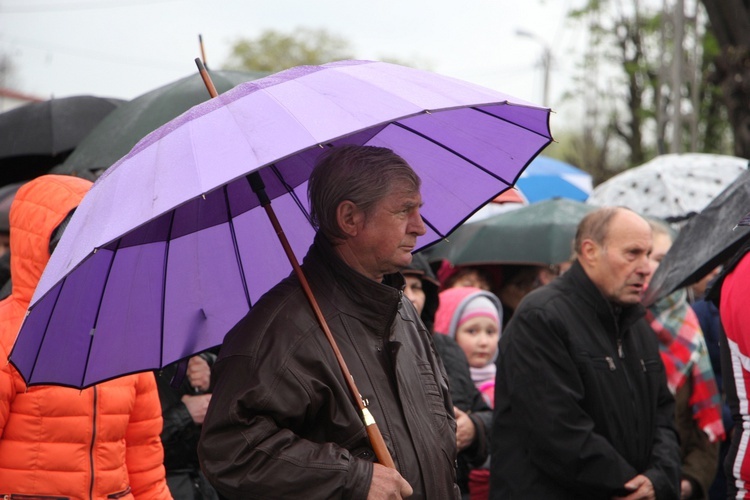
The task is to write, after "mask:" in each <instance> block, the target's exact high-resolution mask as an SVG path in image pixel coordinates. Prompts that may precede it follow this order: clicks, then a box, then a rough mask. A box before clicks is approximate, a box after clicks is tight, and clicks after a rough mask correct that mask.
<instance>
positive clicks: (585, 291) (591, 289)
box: [560, 260, 646, 332]
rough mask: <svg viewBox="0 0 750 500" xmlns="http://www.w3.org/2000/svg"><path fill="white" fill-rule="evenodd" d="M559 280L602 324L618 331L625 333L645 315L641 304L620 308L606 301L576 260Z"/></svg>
mask: <svg viewBox="0 0 750 500" xmlns="http://www.w3.org/2000/svg"><path fill="white" fill-rule="evenodd" d="M560 279H561V280H562V283H563V286H566V287H568V288H571V289H572V290H571V292H572V293H574V294H575V295H578V296H580V297H582V298H583V299H584V301H585V302H586V303H587V304H588V305H589V306H590V307H592V308H593V309H594V310H595V311H596V315H597V317H598V318H599V321H601V322H602V324H604V325H612V326H615V327H616V328H617V330H618V331H623V332H624V331H626V330H627V329H628V328H629V327H630V326H632V325H633V324H634V323H635V322H636V321H638V320H639V319H641V318H643V317H644V316H645V314H646V309H645V308H644V307H643V306H642V305H641V304H633V305H630V306H621V305H619V304H613V303H612V302H610V301H609V300H607V298H606V297H605V296H604V294H602V292H601V291H600V290H599V288H598V287H597V286H596V285H595V284H594V282H593V281H591V278H589V276H588V275H587V274H586V271H584V269H583V267H582V266H581V264H580V263H579V262H578V261H577V260H576V261H575V262H574V263H573V265H572V266H571V267H570V269H568V271H567V272H566V273H565V274H564V275H563V276H562V277H561V278H560Z"/></svg>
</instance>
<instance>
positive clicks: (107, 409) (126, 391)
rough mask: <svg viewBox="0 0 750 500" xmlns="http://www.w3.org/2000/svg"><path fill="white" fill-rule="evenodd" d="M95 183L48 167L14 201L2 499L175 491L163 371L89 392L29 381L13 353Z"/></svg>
mask: <svg viewBox="0 0 750 500" xmlns="http://www.w3.org/2000/svg"><path fill="white" fill-rule="evenodd" d="M91 185H92V183H91V182H90V181H87V180H84V179H80V178H77V177H72V176H65V175H44V176H41V177H38V178H36V179H34V180H32V181H30V182H28V183H27V184H25V185H24V186H22V187H21V188H20V189H19V190H18V193H17V194H16V197H15V199H14V200H13V204H12V205H11V210H10V226H11V227H10V246H11V280H12V283H13V290H12V293H11V294H10V296H9V297H8V298H6V299H5V300H3V301H0V498H16V497H18V498H38V499H43V498H70V499H87V500H100V499H102V500H103V499H106V498H119V499H121V500H140V499H144V500H145V499H149V500H167V499H170V498H171V495H170V493H169V489H168V487H167V483H166V479H165V473H164V466H163V461H164V451H163V447H162V444H161V438H160V435H159V434H160V432H161V428H162V416H161V404H160V403H159V395H158V392H157V389H156V380H155V379H154V374H153V373H151V372H145V373H139V374H135V375H128V376H124V377H120V378H116V379H113V380H110V381H108V382H104V383H101V384H98V385H96V386H93V387H89V388H88V389H84V390H78V389H71V388H68V387H59V386H34V387H27V386H26V384H25V382H24V380H23V378H22V377H21V375H20V373H18V371H17V370H16V369H15V368H14V367H13V365H12V364H11V363H9V361H8V355H9V353H10V350H11V348H12V346H13V343H14V341H15V338H16V336H17V335H18V330H19V328H20V326H21V322H22V321H23V318H24V316H25V313H26V309H27V308H28V306H29V301H30V300H31V297H32V295H33V293H34V289H35V287H36V285H37V283H38V281H39V279H40V277H41V276H42V271H43V270H44V267H45V266H46V264H47V262H48V261H49V258H50V250H49V246H50V239H51V237H52V234H53V232H54V231H55V229H56V228H57V227H58V226H59V225H60V223H61V222H62V221H63V220H64V219H65V218H66V217H67V215H68V214H69V213H70V211H71V210H72V209H73V208H75V207H76V206H78V204H79V203H80V202H81V200H82V199H83V196H84V195H85V194H86V192H87V191H88V190H89V189H90V187H91ZM63 362H64V360H63ZM24 495H25V496H24Z"/></svg>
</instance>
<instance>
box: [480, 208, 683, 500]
mask: <svg viewBox="0 0 750 500" xmlns="http://www.w3.org/2000/svg"><path fill="white" fill-rule="evenodd" d="M651 245H652V239H651V229H650V227H649V225H648V223H647V222H646V221H645V220H644V219H643V218H641V217H640V216H638V215H637V214H635V213H634V212H631V211H630V210H627V209H624V208H614V207H608V208H602V209H598V210H596V211H594V212H592V213H590V214H589V215H587V216H586V217H585V218H584V219H583V220H582V221H581V223H580V225H579V227H578V233H577V235H576V240H575V250H576V254H577V262H576V263H575V264H574V265H573V266H572V267H571V269H570V270H569V271H568V272H567V273H565V274H564V275H563V276H562V277H561V278H560V279H557V280H555V281H554V282H552V283H551V284H550V285H548V286H546V287H543V288H541V289H538V290H536V291H534V292H532V293H531V294H530V295H528V296H527V297H526V298H525V299H524V300H523V302H522V303H521V305H520V307H519V309H518V310H517V311H516V314H515V315H514V317H513V319H512V320H511V322H510V324H509V325H508V328H507V329H506V330H505V332H504V334H503V337H502V339H501V340H500V352H499V356H498V360H497V366H498V371H497V383H496V386H495V391H496V392H495V416H494V420H493V429H492V467H491V498H492V499H507V498H512V499H529V500H536V499H541V498H544V499H570V500H573V499H611V498H627V499H633V500H634V499H653V498H657V499H668V498H675V499H676V498H679V491H680V488H679V485H680V474H679V468H680V450H679V446H678V441H677V435H676V432H675V430H674V427H673V421H674V419H673V411H674V400H673V398H672V396H671V394H670V392H669V390H668V388H667V385H666V379H665V374H664V367H663V365H662V362H661V358H660V357H659V348H658V345H657V341H656V336H655V335H654V333H653V332H652V331H651V329H650V327H649V325H648V323H647V322H646V321H645V320H644V309H643V307H642V306H641V305H640V299H641V294H642V292H643V289H644V284H645V282H646V278H647V276H648V275H649V273H650V270H649V266H648V255H649V254H650V252H651Z"/></svg>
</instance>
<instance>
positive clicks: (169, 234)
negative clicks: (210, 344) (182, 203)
mask: <svg viewBox="0 0 750 500" xmlns="http://www.w3.org/2000/svg"><path fill="white" fill-rule="evenodd" d="M174 216H175V210H172V213H171V214H170V218H169V229H168V230H167V237H166V238H165V240H164V245H165V247H166V248H165V249H164V271H163V272H162V276H163V277H162V286H163V287H164V290H163V291H162V294H161V335H160V336H159V337H160V342H159V365H160V366H164V320H165V317H166V301H167V270H168V267H167V266H168V264H169V248H170V244H169V242H170V240H171V238H172V228H173V227H174Z"/></svg>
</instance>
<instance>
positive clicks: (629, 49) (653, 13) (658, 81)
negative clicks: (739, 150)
mask: <svg viewBox="0 0 750 500" xmlns="http://www.w3.org/2000/svg"><path fill="white" fill-rule="evenodd" d="M749 1H750V0H749ZM643 3H644V2H641V1H639V0H632V1H630V2H628V1H615V0H589V1H588V2H587V3H586V5H585V6H584V7H582V8H581V9H578V10H575V11H572V12H571V18H572V19H574V20H576V21H577V22H580V23H584V24H585V26H586V28H587V29H588V31H589V36H590V41H589V51H588V53H587V54H586V56H585V58H584V60H583V63H582V65H581V72H582V75H583V76H582V77H580V78H579V84H578V86H579V91H578V93H579V94H581V95H583V96H584V100H583V107H584V108H585V110H586V112H585V114H584V120H583V123H584V130H583V132H582V133H581V134H580V136H581V139H582V140H581V141H580V146H579V147H580V148H583V150H582V151H579V156H580V158H581V159H582V160H586V159H588V161H592V160H593V161H597V162H598V163H597V164H594V165H590V164H586V163H582V162H579V163H575V162H573V163H575V164H577V165H579V166H581V167H582V168H584V169H586V170H587V171H589V172H591V173H592V175H594V177H595V182H601V181H603V180H606V178H608V177H609V176H611V175H613V174H615V173H617V172H618V171H620V170H622V169H624V168H627V167H630V166H636V165H640V164H642V163H644V162H645V161H647V160H648V159H650V158H651V157H653V156H654V155H655V154H657V153H664V152H668V151H671V152H681V151H683V150H689V151H703V152H725V151H723V149H724V148H725V144H726V137H727V127H726V126H725V125H723V122H725V121H726V120H722V117H723V115H722V113H724V109H723V106H719V105H717V104H718V103H719V102H720V101H719V93H718V92H717V90H718V89H717V87H716V86H715V85H714V84H713V83H712V81H711V80H710V79H708V78H707V75H708V74H710V73H711V72H712V68H713V60H714V58H715V56H716V53H717V51H716V50H715V44H714V43H713V42H712V40H713V39H712V36H711V34H710V33H708V32H707V30H706V28H705V26H704V22H703V21H702V20H703V19H705V15H704V16H702V17H701V16H700V15H699V12H698V11H699V9H698V6H699V4H698V0H693V3H692V5H693V6H694V9H693V10H694V11H695V14H694V15H693V16H685V14H684V7H683V5H682V1H680V2H677V5H679V6H680V7H679V9H681V10H679V9H678V8H676V7H675V8H673V9H671V10H661V9H659V8H655V7H654V5H655V2H645V3H650V4H651V6H650V7H648V6H644V5H642V4H643ZM660 4H662V5H663V3H661V2H660ZM592 75H595V76H596V75H600V77H599V79H598V80H597V79H595V78H594V77H592ZM683 118H684V119H683ZM587 148H588V149H592V151H587V150H586V149H587ZM623 149H624V150H625V151H626V154H625V155H622V154H621V151H622V150H623ZM602 152H604V154H602Z"/></svg>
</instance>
